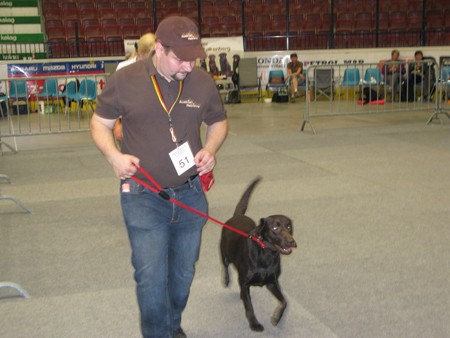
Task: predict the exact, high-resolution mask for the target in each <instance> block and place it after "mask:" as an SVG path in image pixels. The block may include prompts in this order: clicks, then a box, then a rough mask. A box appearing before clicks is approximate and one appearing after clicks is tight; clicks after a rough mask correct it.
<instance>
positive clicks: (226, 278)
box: [220, 245, 230, 287]
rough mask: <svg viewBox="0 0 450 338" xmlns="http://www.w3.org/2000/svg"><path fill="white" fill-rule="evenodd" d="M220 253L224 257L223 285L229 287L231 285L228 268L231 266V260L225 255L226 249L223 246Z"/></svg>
mask: <svg viewBox="0 0 450 338" xmlns="http://www.w3.org/2000/svg"><path fill="white" fill-rule="evenodd" d="M220 253H221V256H222V264H223V268H222V283H223V285H224V286H225V287H227V286H228V285H229V284H230V273H229V271H228V266H229V265H230V262H229V259H228V257H227V254H226V253H225V249H224V248H223V246H222V245H221V246H220Z"/></svg>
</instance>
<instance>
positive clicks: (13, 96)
mask: <svg viewBox="0 0 450 338" xmlns="http://www.w3.org/2000/svg"><path fill="white" fill-rule="evenodd" d="M28 97H29V94H28V88H27V80H10V83H9V99H10V100H13V101H14V104H15V106H16V108H15V109H13V111H14V112H15V113H16V114H21V113H22V114H27V113H28ZM23 101H25V104H23ZM21 102H22V104H20V103H21ZM20 107H25V109H21V108H20Z"/></svg>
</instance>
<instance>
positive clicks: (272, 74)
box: [266, 70, 288, 102]
mask: <svg viewBox="0 0 450 338" xmlns="http://www.w3.org/2000/svg"><path fill="white" fill-rule="evenodd" d="M271 89H275V90H276V92H277V93H278V96H287V97H288V85H287V83H286V79H285V78H284V72H283V71H282V70H271V71H269V80H268V82H267V85H266V91H269V90H271ZM283 102H284V101H283ZM286 102H287V100H286Z"/></svg>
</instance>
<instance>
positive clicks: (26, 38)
mask: <svg viewBox="0 0 450 338" xmlns="http://www.w3.org/2000/svg"><path fill="white" fill-rule="evenodd" d="M44 41H45V39H44V34H42V33H35V34H1V35H0V43H7V42H44Z"/></svg>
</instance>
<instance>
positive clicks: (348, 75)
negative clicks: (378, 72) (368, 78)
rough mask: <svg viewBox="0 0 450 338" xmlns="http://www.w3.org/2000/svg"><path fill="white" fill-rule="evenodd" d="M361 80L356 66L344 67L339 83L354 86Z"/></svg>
mask: <svg viewBox="0 0 450 338" xmlns="http://www.w3.org/2000/svg"><path fill="white" fill-rule="evenodd" d="M360 81H361V74H360V72H359V69H358V68H346V69H345V70H344V77H343V79H342V82H341V85H342V86H346V87H355V86H357V85H359V82H360Z"/></svg>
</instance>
